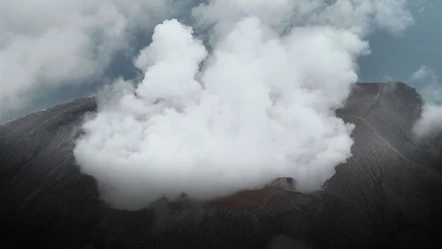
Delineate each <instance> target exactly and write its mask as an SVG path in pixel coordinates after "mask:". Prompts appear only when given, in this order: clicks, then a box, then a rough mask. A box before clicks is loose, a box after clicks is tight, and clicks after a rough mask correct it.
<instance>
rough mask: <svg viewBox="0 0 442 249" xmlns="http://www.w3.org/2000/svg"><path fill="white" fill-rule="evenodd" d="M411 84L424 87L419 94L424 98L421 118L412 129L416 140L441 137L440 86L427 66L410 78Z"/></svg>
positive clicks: (441, 97) (441, 100)
mask: <svg viewBox="0 0 442 249" xmlns="http://www.w3.org/2000/svg"><path fill="white" fill-rule="evenodd" d="M410 81H411V83H415V84H420V85H424V86H425V87H423V88H422V89H420V94H421V95H422V96H423V97H424V101H425V103H424V107H423V109H422V113H421V117H420V119H419V120H418V121H417V122H416V124H415V125H414V127H413V133H414V135H415V138H416V139H418V140H422V139H423V140H431V139H433V138H437V137H438V136H442V84H441V82H440V81H439V79H438V78H437V76H436V74H435V73H434V72H433V71H432V70H431V69H430V68H428V67H427V66H425V65H423V66H421V67H420V68H419V69H418V70H417V71H416V72H414V73H413V74H412V75H411V77H410Z"/></svg>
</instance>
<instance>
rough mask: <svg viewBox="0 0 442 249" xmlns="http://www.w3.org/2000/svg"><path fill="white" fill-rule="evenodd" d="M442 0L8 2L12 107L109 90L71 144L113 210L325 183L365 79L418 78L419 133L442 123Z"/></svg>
mask: <svg viewBox="0 0 442 249" xmlns="http://www.w3.org/2000/svg"><path fill="white" fill-rule="evenodd" d="M441 1H442V0H432V1H430V0H427V1H419V2H418V1H407V0H383V1H377V0H330V1H322V0H253V1H252V0H207V1H203V2H201V1H197V0H152V1H143V0H124V1H123V0H109V1H106V2H102V1H77V0H65V1H56V0H44V1H39V2H38V3H37V2H35V1H31V0H15V1H13V0H7V1H2V2H0V120H2V121H1V122H5V121H7V120H10V119H12V118H16V117H19V116H22V115H25V114H26V113H29V112H33V111H36V110H39V109H45V108H49V107H51V106H54V105H56V104H58V103H61V102H65V101H69V100H72V99H74V98H78V97H84V96H90V95H97V94H98V95H97V100H98V110H97V111H96V113H94V114H93V115H90V116H87V117H86V118H85V121H84V123H83V124H82V128H83V130H84V132H85V133H84V135H83V136H81V137H80V138H79V139H78V140H77V141H76V146H75V149H74V156H75V159H76V162H77V164H78V165H79V167H80V169H81V170H82V172H83V173H85V174H89V175H92V176H93V177H95V179H96V180H97V182H98V187H99V190H100V198H101V199H103V200H104V201H106V202H108V203H109V204H110V205H112V206H113V207H115V208H121V209H131V210H136V209H140V208H143V207H146V206H148V205H149V204H150V203H151V202H152V201H155V200H156V199H158V198H160V197H162V196H165V197H167V198H170V199H173V198H176V197H178V196H180V195H181V193H182V192H185V193H186V194H188V195H190V196H191V197H194V198H198V199H211V198H216V197H220V196H225V195H229V194H232V193H234V192H236V191H239V190H243V189H253V188H259V187H261V186H263V185H264V184H266V183H268V182H270V181H272V180H273V179H275V178H277V177H291V178H293V179H295V180H296V188H297V190H299V191H301V192H304V193H309V192H313V191H317V190H320V189H321V187H322V185H323V183H324V182H325V181H326V180H328V179H329V178H330V177H332V176H333V174H334V172H335V167H336V166H337V165H339V164H340V163H343V162H345V161H346V160H347V159H348V158H349V157H351V156H352V155H351V147H352V145H353V142H354V141H353V139H352V138H351V133H352V131H353V129H354V128H355V127H354V125H353V124H348V123H345V122H344V121H343V120H341V119H339V118H337V117H336V115H335V111H336V109H338V108H340V107H342V106H343V105H344V103H345V101H346V99H347V98H348V96H349V94H350V93H351V89H352V87H353V86H354V84H355V83H356V82H373V81H376V82H388V81H403V82H405V83H407V84H409V85H411V86H413V87H416V88H417V89H418V91H419V92H420V93H421V94H422V95H423V97H424V99H425V101H426V104H425V108H424V112H423V114H422V118H421V119H420V120H419V121H418V122H417V123H416V125H415V128H414V131H415V135H416V136H417V137H418V138H423V137H428V136H433V135H434V134H438V133H439V132H441V131H442V125H440V124H441V123H442V122H439V121H441V120H442V100H441V93H442V87H441V73H442V72H441V69H442V61H441V60H442V50H441V44H442V43H441V42H442V41H441V39H442V33H441V32H442V31H441V30H442V29H441V27H442V23H441V22H442V19H441V18H442V17H441V16H440V15H441V14H440V13H441V12H440V10H441V7H442V6H441ZM213 176H217V177H216V178H214V177H213Z"/></svg>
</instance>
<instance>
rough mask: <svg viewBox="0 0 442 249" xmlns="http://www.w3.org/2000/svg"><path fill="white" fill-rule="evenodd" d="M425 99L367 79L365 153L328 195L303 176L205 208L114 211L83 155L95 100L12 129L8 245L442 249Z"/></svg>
mask: <svg viewBox="0 0 442 249" xmlns="http://www.w3.org/2000/svg"><path fill="white" fill-rule="evenodd" d="M422 105H423V101H422V99H421V97H420V95H419V94H418V93H417V92H416V91H415V89H413V88H411V87H409V86H407V85H406V84H404V83H401V82H390V83H361V84H356V85H355V87H354V89H353V91H352V94H351V96H350V97H349V99H348V101H347V103H346V104H345V107H343V108H341V109H339V110H338V111H337V112H336V114H337V116H338V117H340V118H342V119H343V120H344V121H346V122H349V123H353V124H355V126H356V128H355V130H354V132H353V135H352V136H353V138H354V140H355V144H354V145H353V147H352V154H353V156H352V157H351V158H350V159H349V160H347V162H346V163H343V164H341V165H339V166H338V167H336V174H335V175H334V176H333V177H332V178H331V179H329V180H328V181H327V182H326V183H325V185H324V187H323V190H322V191H318V192H315V193H310V194H303V193H299V192H297V191H296V179H288V178H287V179H286V178H281V179H277V180H275V181H274V182H272V183H269V184H268V185H266V186H263V187H262V189H255V190H244V191H241V192H238V193H236V194H234V195H232V196H227V197H222V198H217V199H214V200H211V201H209V202H202V201H198V200H194V199H192V198H190V197H186V195H185V194H184V195H183V196H182V198H180V199H178V200H173V201H170V200H166V199H160V200H158V201H157V202H155V203H153V204H152V206H151V207H149V208H146V209H143V210H140V211H124V210H116V209H112V208H111V207H109V206H108V205H106V204H105V203H104V202H102V201H101V200H100V198H99V192H98V189H97V183H96V181H95V179H94V178H93V177H91V176H88V175H84V174H82V173H81V171H80V169H79V167H78V166H77V165H76V162H75V159H74V156H73V153H72V151H73V148H74V146H75V140H76V138H77V137H78V136H79V135H80V134H81V132H82V130H81V124H82V121H83V117H84V116H85V115H86V114H88V113H89V112H94V111H95V110H96V108H97V104H96V101H95V99H94V98H84V99H77V100H74V101H72V102H67V103H64V104H61V105H58V106H56V107H53V108H51V109H48V110H45V111H41V112H36V113H33V114H30V115H28V116H25V117H23V118H20V119H17V120H13V121H10V122H8V123H6V124H4V125H2V126H0V186H1V190H0V203H1V205H0V219H1V224H2V227H3V232H2V242H3V243H2V244H3V245H9V244H10V245H11V246H15V247H19V246H26V247H29V248H226V249H227V248H255V249H256V248H272V249H273V248H380V247H386V248H442V247H441V245H442V236H441V235H442V227H441V226H442V225H441V224H442V223H441V222H442V174H441V171H442V156H441V155H442V143H441V142H440V141H441V140H442V139H440V137H439V138H434V139H433V140H431V141H419V142H417V141H415V140H414V139H413V135H412V127H413V125H414V123H415V121H416V120H417V119H418V118H419V116H420V113H421V111H422Z"/></svg>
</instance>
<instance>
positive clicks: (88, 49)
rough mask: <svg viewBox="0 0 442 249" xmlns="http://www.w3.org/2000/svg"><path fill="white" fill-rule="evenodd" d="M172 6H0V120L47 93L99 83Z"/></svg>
mask: <svg viewBox="0 0 442 249" xmlns="http://www.w3.org/2000/svg"><path fill="white" fill-rule="evenodd" d="M185 2H186V1H185ZM187 2H188V1H187ZM175 7H177V8H178V6H177V4H175V1H173V0H149V1H144V0H109V1H77V0H63V1H57V0H42V1H33V0H2V1H0V75H1V76H0V115H1V114H2V113H3V114H4V113H7V112H9V111H11V110H17V109H20V108H22V107H23V106H25V105H27V104H29V102H30V101H31V100H32V99H34V98H36V97H37V96H39V95H40V94H43V93H45V92H46V93H48V92H47V91H48V90H53V89H55V88H57V87H62V86H67V85H74V84H75V85H78V84H82V83H83V84H84V83H88V82H89V83H90V82H94V81H99V79H100V78H101V77H102V76H103V73H104V72H105V71H106V69H107V68H108V66H109V64H110V63H111V61H112V58H113V57H114V56H115V54H116V53H118V52H121V51H124V52H125V53H130V51H129V50H130V48H131V45H133V43H134V42H136V41H134V40H133V38H134V35H135V34H136V33H137V32H138V33H142V32H143V30H145V31H151V30H152V28H153V27H154V26H155V25H156V24H157V23H159V22H161V21H162V20H164V18H165V17H167V16H170V15H173V13H174V12H175V10H176V9H177V8H175ZM49 93H50V91H49Z"/></svg>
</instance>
